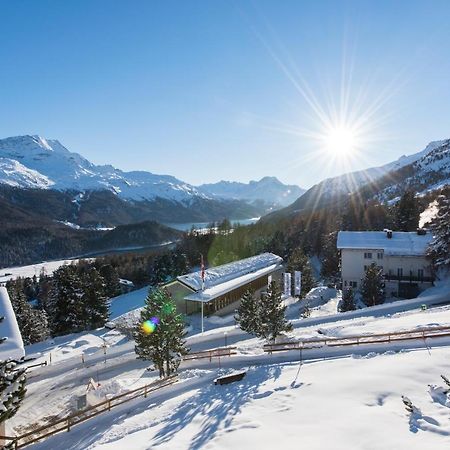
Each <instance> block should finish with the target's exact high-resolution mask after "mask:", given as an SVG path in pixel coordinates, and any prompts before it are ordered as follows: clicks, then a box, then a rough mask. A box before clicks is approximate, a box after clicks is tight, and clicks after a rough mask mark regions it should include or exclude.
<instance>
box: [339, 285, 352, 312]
mask: <svg viewBox="0 0 450 450" xmlns="http://www.w3.org/2000/svg"><path fill="white" fill-rule="evenodd" d="M339 309H340V311H341V312H346V311H354V310H355V309H356V305H355V295H354V292H353V289H345V290H344V291H343V292H342V301H341V304H340V306H339Z"/></svg>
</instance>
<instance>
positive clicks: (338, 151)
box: [325, 127, 357, 156]
mask: <svg viewBox="0 0 450 450" xmlns="http://www.w3.org/2000/svg"><path fill="white" fill-rule="evenodd" d="M325 146H326V149H327V151H329V152H330V153H332V154H334V155H336V156H346V155H350V154H351V153H353V152H354V151H355V149H356V146H357V142H356V136H355V133H354V132H353V131H352V130H351V129H349V128H345V127H335V128H330V129H329V130H328V133H327V134H326V136H325Z"/></svg>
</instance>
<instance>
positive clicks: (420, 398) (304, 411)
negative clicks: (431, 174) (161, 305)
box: [7, 286, 450, 450]
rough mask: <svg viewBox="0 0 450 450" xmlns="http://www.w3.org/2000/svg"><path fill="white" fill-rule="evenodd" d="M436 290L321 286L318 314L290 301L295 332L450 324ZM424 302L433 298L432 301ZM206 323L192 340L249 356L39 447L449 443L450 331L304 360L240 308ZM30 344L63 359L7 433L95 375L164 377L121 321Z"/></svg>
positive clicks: (115, 383) (315, 299)
mask: <svg viewBox="0 0 450 450" xmlns="http://www.w3.org/2000/svg"><path fill="white" fill-rule="evenodd" d="M141 291H142V292H140V293H139V291H134V292H132V293H130V294H126V295H125V296H121V297H117V298H116V299H115V300H114V302H113V307H114V303H115V302H116V301H118V302H119V303H118V304H117V305H116V307H118V305H119V304H121V307H122V308H125V306H124V305H125V304H128V305H131V304H133V302H140V301H141V300H142V301H143V299H144V298H145V295H146V288H144V289H143V290H141ZM446 292H447V293H446ZM137 293H138V294H137ZM430 294H433V295H431V296H430V295H424V297H422V298H418V299H414V300H409V301H397V302H395V303H391V304H385V305H380V306H378V307H374V308H367V309H364V310H358V311H352V312H348V313H340V314H339V313H337V306H338V303H339V300H340V292H339V291H336V290H334V289H328V288H325V287H319V288H315V289H314V290H313V291H311V293H310V294H309V304H310V308H311V316H310V317H309V318H307V319H302V318H299V316H300V315H301V312H302V309H303V305H304V301H302V302H300V303H298V302H295V300H294V299H287V300H286V303H287V304H288V305H289V306H288V310H287V316H288V317H289V318H290V319H291V320H292V322H293V325H294V330H293V332H292V333H291V335H290V336H291V337H293V338H302V339H307V338H318V337H323V336H330V337H342V336H348V335H355V334H368V333H382V332H386V331H401V330H410V329H414V328H417V327H423V326H438V325H448V326H450V306H448V305H443V306H432V305H433V303H436V302H439V301H438V300H439V299H440V301H442V299H445V297H446V295H448V290H446V287H445V286H441V287H439V286H438V287H437V288H434V290H433V291H432V292H431V291H430ZM133 298H134V300H133ZM448 300H449V301H450V298H449V299H448ZM422 303H423V304H428V305H430V306H429V308H428V309H427V310H425V311H423V310H422V309H421V308H420V306H421V304H422ZM125 309H126V308H125ZM118 312H120V311H118ZM205 322H206V326H207V331H206V332H205V333H204V335H201V334H200V333H199V332H198V331H199V318H198V317H195V316H194V317H191V318H190V325H189V327H188V337H187V345H188V346H189V348H190V349H191V351H199V350H205V349H210V348H215V347H219V346H224V345H225V342H226V343H227V345H235V346H237V351H238V355H236V356H233V357H231V358H221V361H220V362H219V361H218V360H217V359H216V360H213V361H212V362H209V360H201V361H191V362H184V363H182V365H181V366H180V377H181V381H180V382H178V383H176V384H175V385H173V386H171V387H169V388H165V389H163V390H162V391H160V392H159V393H154V394H152V395H151V396H149V398H148V399H144V398H141V399H137V400H134V401H132V402H130V403H125V404H124V405H122V406H119V407H118V408H116V409H113V410H112V411H111V412H108V413H105V414H102V415H100V416H98V417H96V418H94V419H92V420H90V421H88V422H86V423H85V424H81V425H79V426H77V427H75V428H74V429H73V430H72V431H71V432H70V433H62V434H60V435H56V436H54V437H51V438H49V439H48V440H46V441H43V442H41V443H38V444H35V445H34V446H31V447H30V448H36V449H52V450H53V449H55V450H57V449H62V450H63V449H64V450H66V449H67V450H68V449H123V448H133V449H150V448H162V449H197V448H206V449H228V448H231V447H233V446H235V447H236V448H246V449H248V448H270V447H272V446H273V445H277V444H278V445H279V444H282V445H283V446H284V448H287V449H290V448H298V447H299V446H306V447H308V448H312V449H323V448H333V449H340V448H347V449H401V448H411V449H415V448H417V449H419V448H420V449H421V450H428V449H447V448H450V447H449V445H450V400H448V399H447V398H446V397H445V395H444V394H442V389H441V388H442V387H443V381H442V380H441V378H440V375H441V374H442V375H446V376H447V377H449V378H450V359H449V357H448V355H449V349H450V338H439V339H434V340H430V339H428V340H427V342H426V345H425V343H424V342H423V341H422V340H417V341H408V342H404V343H403V342H402V343H395V344H392V343H391V344H387V343H386V344H367V345H361V346H359V347H345V348H318V349H313V350H309V351H304V352H303V364H302V365H300V364H299V354H298V352H295V351H294V352H283V353H279V354H277V355H267V354H265V353H264V352H263V351H262V342H261V341H260V340H259V339H256V338H253V337H252V336H250V335H248V334H247V333H244V332H242V331H241V330H240V329H238V328H236V327H235V325H234V320H233V318H232V316H227V317H223V318H217V317H212V318H210V319H208V320H206V321H205ZM26 350H27V352H28V354H32V353H35V354H36V353H39V357H38V359H37V361H38V362H39V361H44V360H47V361H49V355H50V353H51V354H52V364H51V365H50V366H47V367H42V368H35V369H31V370H30V373H29V383H28V394H27V396H26V398H25V400H24V403H23V406H22V407H21V409H20V410H19V412H18V414H17V415H16V416H15V417H14V418H13V419H12V420H10V421H9V422H8V424H7V431H8V432H9V433H8V434H11V433H23V432H25V431H28V430H30V425H31V424H33V423H39V424H45V423H49V422H50V421H51V420H53V419H55V418H56V417H65V416H67V415H68V414H69V413H70V412H72V411H74V410H75V408H76V402H77V398H78V396H79V395H82V394H83V393H84V392H85V391H86V386H87V383H88V382H89V380H90V379H91V378H93V379H94V380H95V381H96V382H99V383H100V389H99V390H98V392H97V394H96V395H97V396H98V397H99V399H104V398H106V396H108V395H109V396H111V395H117V394H119V393H121V392H124V391H126V390H129V389H133V388H136V387H139V386H143V385H144V384H148V383H150V382H152V380H155V379H156V374H155V372H149V371H147V370H146V368H147V367H148V365H149V364H148V363H146V362H143V361H139V360H137V359H136V356H135V354H134V342H133V341H129V340H128V339H127V338H126V337H125V336H123V335H121V334H120V333H119V332H118V331H116V330H109V331H108V330H105V329H100V330H97V331H94V332H91V333H80V334H76V335H70V336H64V337H60V338H56V339H53V340H49V341H47V342H44V343H39V344H35V345H33V346H29V347H28V348H27V349H26ZM219 366H220V367H219ZM241 369H245V370H248V374H247V376H246V377H245V378H244V380H243V381H242V382H239V383H235V384H231V385H228V386H215V385H214V384H213V379H214V378H216V377H217V375H218V374H222V373H227V372H229V371H233V370H241ZM428 385H432V386H435V387H429V386H428ZM402 395H406V396H407V397H409V398H410V399H411V401H412V402H413V403H414V405H415V406H416V407H418V408H419V409H420V411H417V412H416V413H415V414H414V417H410V415H408V413H407V412H406V410H405V408H404V405H403V403H402V400H401V396H402ZM324 430H326V431H327V432H326V433H324V432H323V431H324ZM331 436H332V441H331V442H330V441H329V439H330V437H331Z"/></svg>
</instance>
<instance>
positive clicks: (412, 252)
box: [337, 229, 433, 298]
mask: <svg viewBox="0 0 450 450" xmlns="http://www.w3.org/2000/svg"><path fill="white" fill-rule="evenodd" d="M432 238H433V237H432V235H431V234H430V233H429V232H427V231H426V230H423V229H420V230H418V231H417V232H402V231H392V230H384V231H340V232H339V233H338V239H337V248H338V249H339V250H340V253H341V275H342V288H343V289H348V288H352V289H356V290H358V289H359V288H360V287H361V282H362V280H363V279H364V276H365V270H366V268H367V267H368V266H369V265H370V264H372V263H375V264H376V265H377V266H379V267H381V268H382V270H383V275H384V280H385V291H386V295H388V296H397V297H402V298H412V297H416V296H417V295H418V294H419V292H421V291H423V290H424V289H426V288H428V287H430V286H431V285H432V283H433V275H432V272H431V266H430V261H429V260H428V259H427V257H426V253H427V248H428V246H429V244H430V242H431V240H432Z"/></svg>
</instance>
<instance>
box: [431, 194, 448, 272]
mask: <svg viewBox="0 0 450 450" xmlns="http://www.w3.org/2000/svg"><path fill="white" fill-rule="evenodd" d="M437 207H438V213H437V215H436V217H435V219H434V220H433V222H432V224H431V230H432V232H433V240H432V242H431V244H430V248H429V251H428V255H429V256H430V257H431V258H432V259H433V265H434V266H435V268H440V267H445V268H447V269H448V268H450V187H447V188H445V189H444V190H443V191H442V194H441V195H439V197H438V198H437Z"/></svg>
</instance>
